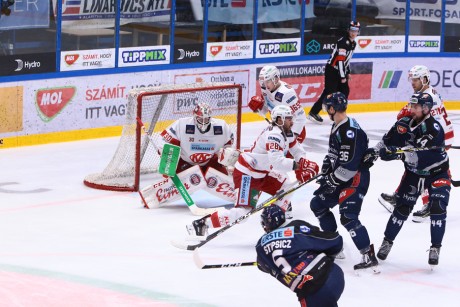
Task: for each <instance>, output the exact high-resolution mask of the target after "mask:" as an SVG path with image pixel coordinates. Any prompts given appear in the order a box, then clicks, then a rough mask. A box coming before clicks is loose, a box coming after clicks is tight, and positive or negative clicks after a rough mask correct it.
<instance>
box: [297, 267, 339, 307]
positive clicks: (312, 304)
mask: <svg viewBox="0 0 460 307" xmlns="http://www.w3.org/2000/svg"><path fill="white" fill-rule="evenodd" d="M344 288H345V278H344V274H343V271H342V269H341V268H340V267H339V266H338V265H337V264H335V263H333V264H332V267H331V270H330V272H329V277H328V278H327V280H326V282H325V283H324V285H323V286H322V287H321V288H319V289H318V291H316V292H313V293H309V294H302V293H298V294H297V297H298V299H299V302H300V306H301V307H336V306H337V302H338V301H339V299H340V296H341V295H342V293H343V290H344Z"/></svg>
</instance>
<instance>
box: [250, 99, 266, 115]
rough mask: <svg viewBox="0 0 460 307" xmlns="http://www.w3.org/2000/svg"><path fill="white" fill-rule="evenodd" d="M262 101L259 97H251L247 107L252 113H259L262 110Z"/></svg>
mask: <svg viewBox="0 0 460 307" xmlns="http://www.w3.org/2000/svg"><path fill="white" fill-rule="evenodd" d="M264 103H265V101H264V99H263V98H262V97H260V96H252V97H251V101H249V103H248V107H249V108H250V109H251V110H252V111H253V112H256V113H257V112H259V111H261V110H262V108H263V106H264Z"/></svg>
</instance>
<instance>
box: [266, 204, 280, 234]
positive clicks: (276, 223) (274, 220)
mask: <svg viewBox="0 0 460 307" xmlns="http://www.w3.org/2000/svg"><path fill="white" fill-rule="evenodd" d="M285 221H286V216H285V215H284V211H283V209H281V208H280V207H279V206H277V205H271V206H270V207H266V208H264V210H263V211H262V214H261V215H260V224H261V225H262V227H263V229H264V231H265V232H266V233H269V232H270V231H273V230H275V229H276V228H278V227H280V226H281V225H283V223H284V222H285Z"/></svg>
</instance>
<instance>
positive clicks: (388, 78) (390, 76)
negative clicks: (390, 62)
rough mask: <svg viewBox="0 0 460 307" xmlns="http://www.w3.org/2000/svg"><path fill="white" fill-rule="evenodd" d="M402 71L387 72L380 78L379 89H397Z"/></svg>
mask: <svg viewBox="0 0 460 307" xmlns="http://www.w3.org/2000/svg"><path fill="white" fill-rule="evenodd" d="M401 75H402V70H385V71H384V72H383V74H382V78H380V83H379V88H397V87H398V84H399V80H400V79H401Z"/></svg>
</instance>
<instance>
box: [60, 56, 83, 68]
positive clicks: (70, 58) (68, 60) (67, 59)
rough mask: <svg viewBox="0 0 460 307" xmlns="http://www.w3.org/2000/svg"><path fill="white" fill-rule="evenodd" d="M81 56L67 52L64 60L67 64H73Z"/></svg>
mask: <svg viewBox="0 0 460 307" xmlns="http://www.w3.org/2000/svg"><path fill="white" fill-rule="evenodd" d="M79 57H80V55H79V54H66V55H65V57H64V61H65V63H66V64H67V65H69V66H70V65H72V64H73V63H75V62H76V61H77V60H78V58H79Z"/></svg>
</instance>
